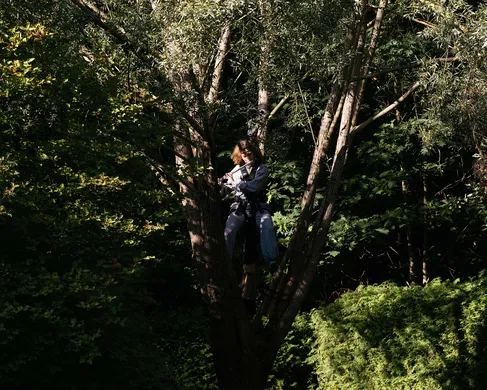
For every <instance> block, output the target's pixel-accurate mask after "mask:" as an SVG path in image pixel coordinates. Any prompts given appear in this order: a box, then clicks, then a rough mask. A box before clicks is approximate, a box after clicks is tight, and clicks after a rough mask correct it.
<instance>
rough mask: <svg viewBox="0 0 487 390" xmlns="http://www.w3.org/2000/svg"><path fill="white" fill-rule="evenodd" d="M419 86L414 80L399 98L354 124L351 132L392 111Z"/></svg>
mask: <svg viewBox="0 0 487 390" xmlns="http://www.w3.org/2000/svg"><path fill="white" fill-rule="evenodd" d="M419 86H420V83H419V81H416V82H415V83H414V84H413V85H412V86H411V88H409V90H408V91H407V92H406V93H405V94H404V95H402V96H401V97H400V98H399V99H397V100H396V101H395V102H394V103H392V104H391V105H389V106H388V107H386V108H384V109H383V110H382V111H380V112H379V113H377V114H375V115H374V116H373V117H370V118H369V119H367V120H366V121H365V122H362V123H361V124H360V125H358V126H355V127H354V128H353V129H352V131H351V133H352V134H354V133H356V132H358V131H359V130H362V129H363V128H364V127H365V126H368V125H369V124H371V123H372V122H373V121H375V120H376V119H379V118H380V117H382V116H384V115H385V114H387V113H388V112H390V111H392V110H393V109H394V108H396V107H397V106H398V105H399V104H401V103H402V102H403V101H404V100H406V98H407V97H408V96H409V95H411V94H412V93H413V92H414V91H415V90H416V89H417V88H418V87H419Z"/></svg>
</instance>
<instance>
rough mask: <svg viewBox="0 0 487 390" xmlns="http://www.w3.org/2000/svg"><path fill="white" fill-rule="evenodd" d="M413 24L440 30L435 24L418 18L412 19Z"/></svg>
mask: <svg viewBox="0 0 487 390" xmlns="http://www.w3.org/2000/svg"><path fill="white" fill-rule="evenodd" d="M411 20H412V21H413V22H416V23H419V24H422V25H423V26H426V27H430V28H435V29H436V28H438V26H437V25H436V24H433V23H431V22H427V21H426V20H421V19H416V18H411Z"/></svg>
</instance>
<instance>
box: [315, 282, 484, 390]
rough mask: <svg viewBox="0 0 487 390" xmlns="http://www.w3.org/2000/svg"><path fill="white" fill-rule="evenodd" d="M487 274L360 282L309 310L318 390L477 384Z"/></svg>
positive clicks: (480, 384) (481, 381)
mask: <svg viewBox="0 0 487 390" xmlns="http://www.w3.org/2000/svg"><path fill="white" fill-rule="evenodd" d="M486 287H487V277H486V276H481V277H480V278H478V279H476V280H474V281H469V282H464V283H460V282H458V281H456V282H441V281H440V280H434V281H432V282H431V283H430V284H429V285H428V286H427V287H425V288H421V287H412V288H407V287H398V286H395V285H393V284H388V283H386V284H383V285H380V286H369V287H361V288H359V289H358V290H357V291H355V292H351V293H347V294H344V295H343V296H342V297H341V298H340V299H339V300H337V301H336V302H334V303H333V304H331V305H330V306H328V307H325V308H322V309H319V310H315V311H313V313H312V316H311V326H312V328H313V329H314V332H315V336H316V349H315V351H314V352H315V356H314V360H315V364H316V374H317V376H318V381H319V384H320V388H321V389H348V390H352V389H428V390H431V389H481V388H482V389H483V388H487V380H486V378H485V375H482V373H483V372H484V371H485V370H486V369H487V360H486V358H485V352H486V349H487V344H486V340H487V339H486V336H487V333H486V325H487V324H486V315H487V289H486Z"/></svg>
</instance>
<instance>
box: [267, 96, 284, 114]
mask: <svg viewBox="0 0 487 390" xmlns="http://www.w3.org/2000/svg"><path fill="white" fill-rule="evenodd" d="M288 99H289V94H287V95H286V96H284V97H283V98H282V99H281V101H280V102H279V103H277V106H275V107H274V109H273V110H272V111H271V113H270V114H269V116H268V117H267V119H271V118H272V117H273V116H274V115H275V114H276V112H277V111H279V109H280V108H281V107H282V106H283V105H284V103H286V102H287V100H288Z"/></svg>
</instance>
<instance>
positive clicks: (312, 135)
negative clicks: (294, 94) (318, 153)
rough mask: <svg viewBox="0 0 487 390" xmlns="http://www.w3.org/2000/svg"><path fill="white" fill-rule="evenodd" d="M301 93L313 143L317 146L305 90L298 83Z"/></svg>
mask: <svg viewBox="0 0 487 390" xmlns="http://www.w3.org/2000/svg"><path fill="white" fill-rule="evenodd" d="M298 88H299V93H300V94H301V100H302V101H303V105H304V111H305V112H306V119H308V125H309V131H310V132H311V137H312V138H313V143H314V144H315V148H316V146H317V143H316V138H315V133H314V132H313V126H312V125H311V120H310V119H309V115H308V109H307V107H306V101H305V100H304V95H303V90H302V89H301V85H300V84H299V83H298Z"/></svg>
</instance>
